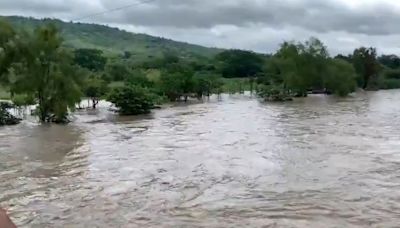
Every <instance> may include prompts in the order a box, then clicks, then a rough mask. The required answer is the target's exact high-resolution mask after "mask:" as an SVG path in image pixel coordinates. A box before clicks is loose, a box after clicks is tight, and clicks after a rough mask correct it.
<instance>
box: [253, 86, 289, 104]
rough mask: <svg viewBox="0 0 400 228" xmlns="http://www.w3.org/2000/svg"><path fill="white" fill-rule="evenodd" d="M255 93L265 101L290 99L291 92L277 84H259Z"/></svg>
mask: <svg viewBox="0 0 400 228" xmlns="http://www.w3.org/2000/svg"><path fill="white" fill-rule="evenodd" d="M257 94H258V95H259V96H260V97H262V98H264V100H265V101H292V100H293V98H292V96H291V94H290V93H289V92H288V91H287V90H285V89H283V88H282V87H280V86H279V85H260V86H259V87H258V88H257Z"/></svg>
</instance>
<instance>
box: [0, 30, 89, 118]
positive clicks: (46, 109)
mask: <svg viewBox="0 0 400 228" xmlns="http://www.w3.org/2000/svg"><path fill="white" fill-rule="evenodd" d="M9 43H12V44H13V45H8V44H9ZM1 48H2V49H8V50H11V49H13V50H12V51H10V52H9V55H8V56H7V55H5V57H4V58H5V59H7V58H9V59H11V60H12V61H11V64H9V65H8V67H7V71H6V72H5V74H3V75H4V76H5V77H4V78H5V79H4V81H5V83H6V84H7V86H8V87H9V88H10V91H11V94H13V95H19V94H22V95H26V96H28V97H34V98H35V101H36V102H37V103H38V114H39V118H40V120H41V121H42V122H64V121H66V119H67V115H68V111H69V109H73V108H74V107H75V103H77V102H78V101H80V97H81V90H80V83H81V77H80V75H78V72H77V70H76V68H75V67H74V66H73V64H72V57H71V55H70V53H69V52H68V51H66V50H65V49H63V48H62V38H61V37H60V36H59V33H58V30H57V29H56V28H55V26H54V25H48V26H45V27H40V28H38V29H36V30H35V31H34V33H33V34H24V39H23V40H19V39H17V38H15V39H13V41H12V42H8V43H5V44H3V46H2V47H1ZM10 53H14V54H10Z"/></svg>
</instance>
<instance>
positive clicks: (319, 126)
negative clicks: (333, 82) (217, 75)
mask: <svg viewBox="0 0 400 228" xmlns="http://www.w3.org/2000/svg"><path fill="white" fill-rule="evenodd" d="M74 118H75V121H74V122H73V123H72V124H70V125H68V126H57V125H52V126H40V125H37V124H35V123H33V122H29V121H25V122H23V123H22V124H20V125H18V126H12V127H3V128H0V205H1V206H3V207H7V208H9V209H10V211H11V216H12V218H13V219H14V220H15V222H16V223H17V224H18V225H19V226H20V227H398V225H399V223H400V91H399V90H393V91H380V92H370V93H360V94H357V95H355V96H354V97H350V98H346V99H338V98H334V97H325V96H311V97H309V98H306V99H300V100H296V101H295V102H292V103H286V104H274V103H270V104H262V103H260V102H258V101H257V100H255V99H251V98H248V97H243V96H242V97H240V96H234V97H229V96H224V97H223V98H222V100H216V99H214V100H211V101H210V102H205V103H201V104H194V105H188V106H176V107H170V108H165V109H162V110H156V111H154V112H153V114H152V115H149V116H144V117H136V118H132V117H117V116H115V115H114V114H112V113H109V112H107V111H106V108H103V109H101V110H99V111H96V112H90V113H87V112H80V113H77V114H76V115H75V117H74Z"/></svg>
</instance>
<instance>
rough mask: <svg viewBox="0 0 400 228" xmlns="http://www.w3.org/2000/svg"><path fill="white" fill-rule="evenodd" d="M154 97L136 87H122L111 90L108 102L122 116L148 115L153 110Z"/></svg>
mask: <svg viewBox="0 0 400 228" xmlns="http://www.w3.org/2000/svg"><path fill="white" fill-rule="evenodd" d="M153 98H154V96H153V95H152V94H150V93H149V92H148V90H146V89H144V88H141V87H138V86H123V87H118V88H115V89H113V90H112V92H111V93H110V94H109V96H108V99H107V100H108V101H110V102H111V103H113V104H114V105H115V106H116V107H117V108H118V109H119V110H118V112H119V113H120V114H122V115H139V114H147V113H150V111H151V109H152V108H154V100H153Z"/></svg>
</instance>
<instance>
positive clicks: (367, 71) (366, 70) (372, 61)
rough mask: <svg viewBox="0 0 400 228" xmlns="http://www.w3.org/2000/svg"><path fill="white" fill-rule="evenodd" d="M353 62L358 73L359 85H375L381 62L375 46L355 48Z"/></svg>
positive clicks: (364, 87)
mask: <svg viewBox="0 0 400 228" xmlns="http://www.w3.org/2000/svg"><path fill="white" fill-rule="evenodd" d="M353 64H354V68H355V69H356V72H357V74H358V76H359V77H358V78H357V82H358V86H360V87H361V88H363V89H368V88H372V89H374V88H373V87H375V86H376V85H373V83H376V79H377V77H378V72H379V63H378V60H377V53H376V49H375V48H372V47H370V48H365V47H361V48H358V49H356V50H354V53H353Z"/></svg>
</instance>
